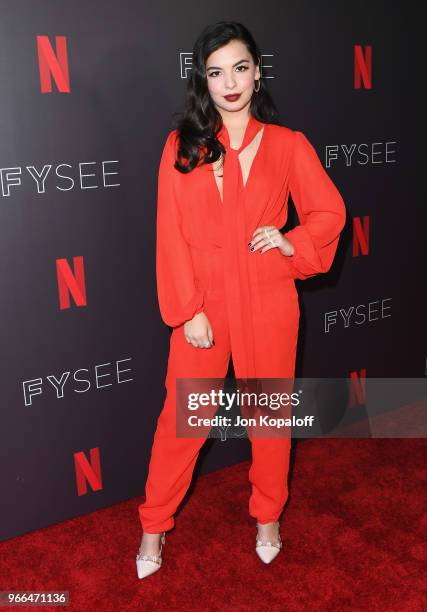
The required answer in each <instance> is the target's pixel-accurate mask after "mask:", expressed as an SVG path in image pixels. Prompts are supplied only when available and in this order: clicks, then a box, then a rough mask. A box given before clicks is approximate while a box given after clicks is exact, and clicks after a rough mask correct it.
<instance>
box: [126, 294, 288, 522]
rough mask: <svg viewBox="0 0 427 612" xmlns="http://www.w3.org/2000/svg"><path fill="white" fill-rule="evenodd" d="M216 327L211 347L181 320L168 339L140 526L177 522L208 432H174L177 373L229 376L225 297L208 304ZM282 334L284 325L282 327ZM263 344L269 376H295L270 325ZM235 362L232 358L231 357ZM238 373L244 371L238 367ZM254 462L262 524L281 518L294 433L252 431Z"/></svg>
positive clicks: (252, 505)
mask: <svg viewBox="0 0 427 612" xmlns="http://www.w3.org/2000/svg"><path fill="white" fill-rule="evenodd" d="M204 312H205V314H206V315H207V317H208V319H209V321H210V323H211V325H212V329H213V335H214V342H215V345H214V346H212V347H211V348H195V347H194V346H192V345H191V344H190V343H188V342H187V340H186V339H185V336H184V329H183V325H181V326H179V327H175V328H174V329H173V332H172V334H171V338H170V352H169V359H168V368H167V374H166V381H165V385H166V399H165V403H164V406H163V409H162V411H161V413H160V415H159V417H158V421H157V428H156V432H155V436H154V442H153V446H152V450H151V457H150V463H149V471H148V477H147V482H146V487H145V493H146V499H145V501H144V502H143V503H142V504H140V505H139V507H138V512H139V517H140V521H141V525H142V528H143V530H144V531H146V532H148V533H160V532H161V531H167V530H170V529H172V528H173V527H174V524H175V520H174V514H175V512H176V509H177V507H178V505H179V504H180V502H181V501H182V499H183V498H184V496H185V493H186V492H187V489H188V487H189V485H190V482H191V478H192V475H193V470H194V466H195V464H196V461H197V458H198V455H199V451H200V448H201V447H202V445H203V444H204V442H205V441H206V438H205V437H198V438H179V437H176V380H175V379H176V378H177V377H179V378H225V376H226V374H227V371H228V364H229V359H230V356H231V344H230V333H229V328H228V324H227V314H226V306H225V300H223V299H222V298H221V297H220V296H218V298H215V299H214V298H211V299H209V300H208V301H207V303H206V304H205V307H204ZM282 333H283V330H282ZM288 333H289V337H286V333H285V337H283V342H285V343H287V344H288V346H289V347H292V348H291V349H290V350H291V353H292V351H294V350H295V348H294V347H296V335H297V329H296V326H294V325H292V326H289V332H288ZM262 337H265V345H262V344H258V347H257V349H258V354H257V358H258V359H259V362H260V363H263V362H264V363H266V364H268V368H267V370H266V371H265V374H264V375H265V376H266V377H267V376H270V377H275V376H282V377H283V376H286V377H289V378H292V377H293V376H294V363H295V359H294V355H293V354H288V359H287V363H288V364H289V366H288V369H289V371H287V372H284V370H283V359H281V358H280V354H278V355H277V363H276V362H275V355H274V354H272V351H271V338H269V337H268V328H267V330H266V331H265V333H264V335H263V336H262ZM233 363H234V362H233ZM235 374H236V377H239V376H245V374H244V373H240V372H239V371H237V370H236V368H235ZM249 439H250V443H251V449H252V463H251V467H250V469H249V474H248V476H249V481H250V482H251V485H252V492H251V495H250V498H249V514H250V516H252V517H253V518H254V519H256V520H257V521H258V522H259V523H270V522H272V521H276V520H278V518H279V516H280V514H281V512H282V510H283V506H284V504H285V503H286V501H287V499H288V471H289V455H290V447H291V438H290V437H284V438H261V437H251V436H249Z"/></svg>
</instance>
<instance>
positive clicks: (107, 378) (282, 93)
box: [0, 0, 426, 539]
mask: <svg viewBox="0 0 427 612" xmlns="http://www.w3.org/2000/svg"><path fill="white" fill-rule="evenodd" d="M411 11H413V8H412V7H411V5H410V3H402V4H399V3H394V4H393V3H391V2H379V1H373V0H371V1H370V2H358V3H347V2H345V3H343V2H338V1H334V2H327V3H323V2H314V1H312V2H310V1H308V0H302V1H300V2H286V1H285V2H273V1H271V0H265V1H264V2H262V3H259V2H256V3H255V2H253V3H249V2H238V1H233V0H231V1H230V0H227V1H226V2H225V1H223V0H218V1H217V2H215V3H207V4H203V3H200V2H196V1H194V0H191V1H187V2H185V3H184V4H179V3H178V4H174V3H172V2H165V1H164V0H163V1H157V2H144V1H142V2H141V1H136V0H122V2H113V1H108V2H107V1H105V0H102V1H101V0H93V1H92V2H90V3H86V2H81V1H75V2H72V3H64V2H56V1H55V0H45V1H44V2H42V3H40V2H35V1H29V0H27V1H25V2H24V1H22V0H18V1H17V0H15V1H14V2H13V3H7V5H6V4H4V5H3V6H2V7H1V18H0V34H1V36H0V82H1V93H0V128H1V145H0V168H1V170H0V172H1V175H0V178H1V199H0V232H1V240H0V279H1V289H2V290H1V302H0V312H1V330H2V338H1V396H2V405H1V412H0V418H1V421H0V425H1V434H2V435H1V456H0V470H1V472H0V473H1V483H0V484H1V490H2V501H1V521H0V524H1V534H0V538H1V539H6V538H10V537H13V536H15V535H18V534H21V533H24V532H27V531H30V530H33V529H37V528H40V527H44V526H47V525H50V524H52V523H55V522H58V521H61V520H64V519H66V518H70V517H73V516H78V515H81V514H84V513H86V512H89V511H93V510H96V509H98V508H101V507H105V506H108V505H110V504H112V503H115V502H119V501H122V500H125V499H129V498H131V497H134V496H137V495H141V494H143V493H144V484H145V478H146V473H147V465H148V459H149V453H150V449H151V442H152V438H153V433H154V428H155V424H156V418H157V416H158V414H159V412H160V410H161V408H162V405H163V401H164V397H165V388H164V377H165V373H166V363H167V354H168V342H169V330H168V328H167V327H166V326H165V325H164V324H163V322H162V321H161V319H160V315H159V310H158V304H157V296H156V286H155V258H154V255H155V214H156V189H157V169H158V163H159V159H160V154H161V150H162V147H163V144H164V141H165V138H166V136H167V134H168V132H169V131H170V129H172V128H173V127H174V125H172V115H173V113H174V112H176V111H180V110H182V105H183V100H184V92H185V86H186V77H187V74H188V71H189V70H191V49H192V45H193V42H194V40H195V38H196V37H197V35H198V34H199V32H200V31H201V29H202V28H203V27H204V26H205V25H206V24H207V23H213V22H215V21H218V20H222V19H232V20H238V21H241V22H243V23H244V24H245V25H246V26H247V27H248V28H249V29H250V30H251V31H252V33H253V34H254V36H255V38H256V39H257V41H258V43H259V46H260V48H261V52H262V55H263V57H262V62H263V69H262V76H263V77H264V78H266V79H268V85H269V87H270V90H271V92H272V95H273V97H274V99H275V101H276V104H277V106H278V108H279V110H280V114H281V122H282V124H283V125H286V126H288V127H291V128H292V129H297V130H301V131H303V132H304V133H305V135H306V136H307V137H308V138H309V140H310V141H311V142H312V143H313V145H314V146H315V147H316V150H317V152H318V154H319V156H320V158H321V159H322V161H323V162H324V163H325V166H326V161H325V160H326V157H325V155H326V151H327V147H330V146H332V147H337V148H336V149H335V152H336V154H337V159H333V160H332V161H331V164H330V166H326V167H327V170H328V172H329V174H330V176H331V178H332V179H333V180H334V182H335V183H336V185H337V187H338V188H339V190H340V192H341V193H342V195H343V198H344V200H345V202H346V206H347V212H348V220H347V225H346V228H345V230H344V232H343V236H342V238H341V242H340V246H339V251H338V253H337V256H336V259H335V262H334V265H333V268H332V270H331V272H330V273H329V274H328V275H327V277H325V278H319V277H317V278H313V279H310V280H307V281H303V282H301V281H297V288H298V290H299V293H300V308H301V330H300V341H299V353H298V360H297V375H299V376H325V377H326V376H331V377H332V376H335V377H347V376H349V375H350V373H352V372H356V373H357V374H358V375H360V374H361V373H362V372H364V375H366V376H376V377H382V376H384V377H392V376H400V377H406V376H408V377H409V376H414V377H417V376H424V375H425V368H426V357H425V327H424V316H425V302H424V295H423V291H424V287H425V269H424V264H425V257H424V241H425V234H426V232H425V222H426V208H425V198H424V181H423V178H424V176H423V175H421V179H419V178H418V177H419V173H420V171H421V172H423V168H422V166H421V156H422V154H423V148H424V143H423V139H424V134H423V125H424V112H425V107H424V101H423V100H422V99H421V90H420V85H419V83H420V81H422V80H423V76H422V75H423V72H421V73H420V74H419V70H420V67H419V65H418V61H419V53H420V50H419V49H417V48H416V46H415V44H416V41H418V44H419V45H420V47H421V44H422V40H423V38H422V35H421V32H420V33H417V32H416V29H417V27H418V26H417V23H419V22H420V20H419V16H417V15H416V14H413V13H412V14H411ZM419 29H421V26H420V28H419ZM39 37H40V38H39ZM57 37H58V38H57ZM357 46H360V47H361V49H362V51H363V53H364V54H366V53H367V52H368V51H367V49H368V47H370V49H371V53H372V72H371V76H372V86H371V87H367V86H366V84H364V82H363V81H362V83H361V87H360V88H358V87H355V59H354V58H355V48H356V47H357ZM49 47H51V49H52V50H53V52H54V54H56V55H57V57H65V60H66V61H65V63H64V64H62V68H64V66H65V68H66V70H65V71H63V72H62V77H64V75H65V77H66V76H67V74H68V78H69V87H68V86H67V78H62V79H61V71H60V70H58V71H57V72H56V73H55V74H54V76H52V75H49V74H47V77H46V73H45V72H43V67H46V65H47V64H46V58H47V57H48V54H49ZM61 49H62V51H63V56H61ZM58 65H60V63H58ZM48 72H49V71H47V73H48ZM55 76H56V78H55ZM420 76H421V78H420ZM49 82H51V88H50V91H49V87H48V91H46V89H45V84H46V83H49ZM64 85H65V88H64ZM375 143H376V144H375ZM352 145H354V146H355V151H354V153H353V156H352V158H351V162H348V160H347V159H346V156H345V154H344V150H345V147H348V149H350V147H351V146H352ZM372 150H373V151H375V154H374V155H372V154H371V153H372ZM387 150H388V157H387V154H386V151H387ZM366 153H367V154H368V156H366ZM44 173H45V174H44ZM79 173H81V174H82V175H86V176H82V177H81V178H80V175H79ZM103 173H104V174H103ZM107 173H112V174H107ZM40 177H41V178H40ZM64 177H71V178H64ZM359 221H360V222H361V223H362V225H363V224H364V223H367V222H368V223H369V239H368V252H367V253H366V254H363V253H361V252H360V250H359V251H358V252H357V251H356V252H355V251H354V250H353V247H354V244H355V243H356V242H357V240H356V232H355V230H354V224H356V223H358V222H359ZM365 227H366V226H365ZM67 272H68V276H67ZM70 272H71V274H70ZM73 274H74V275H75V277H76V279H78V280H77V282H75V283H74V285H73V291H72V292H71V294H70V293H69V292H68V290H67V289H66V287H67V283H68V286H69V287H70V288H71V284H70V283H69V280H70V276H72V275H73ZM61 287H62V289H61ZM64 287H65V290H64ZM61 292H62V293H61ZM64 297H65V299H63V298H64ZM67 297H68V298H69V301H68V304H67ZM369 304H371V311H372V312H371V320H368V319H366V320H363V319H362V317H361V316H360V315H356V311H355V310H354V311H353V313H352V316H350V323H349V324H348V325H346V324H345V323H344V318H343V312H346V313H347V314H348V312H349V310H350V309H351V308H352V307H353V308H354V309H356V307H357V306H359V312H362V313H364V314H365V315H366V313H367V309H368V305H369ZM381 304H383V306H384V307H387V310H385V311H384V313H383V314H384V315H387V316H381V312H380V309H381ZM374 311H375V312H374ZM330 312H336V313H337V314H336V320H337V322H336V324H334V325H332V326H331V328H330V330H329V331H326V329H325V317H326V313H330ZM85 380H87V381H88V382H84V381H85ZM249 457H250V446H249V443H248V441H247V440H236V439H231V440H229V441H228V443H227V444H225V443H221V441H219V440H210V441H209V442H208V443H207V444H206V445H205V447H204V448H203V450H202V454H201V461H200V464H199V468H200V471H201V472H202V473H203V472H206V471H210V470H212V469H217V468H220V467H221V466H223V465H228V464H232V463H234V462H238V461H241V460H242V459H246V458H249ZM86 477H87V480H86ZM138 520H139V519H138V517H137V515H136V514H135V522H136V524H137V522H138Z"/></svg>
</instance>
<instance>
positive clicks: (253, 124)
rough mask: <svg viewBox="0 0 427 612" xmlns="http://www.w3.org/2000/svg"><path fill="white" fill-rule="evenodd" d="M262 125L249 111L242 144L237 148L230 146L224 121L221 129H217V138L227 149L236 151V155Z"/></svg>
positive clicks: (250, 140)
mask: <svg viewBox="0 0 427 612" xmlns="http://www.w3.org/2000/svg"><path fill="white" fill-rule="evenodd" d="M263 125H264V124H263V123H261V121H258V119H256V118H255V117H254V116H253V115H252V113H250V114H249V119H248V122H247V124H246V127H245V131H244V133H243V140H242V144H241V145H240V147H239V148H238V149H234V148H233V147H232V146H231V144H230V134H229V132H228V129H227V128H226V126H225V124H224V123H223V124H222V126H221V129H220V130H219V132H218V134H217V139H218V140H219V141H220V142H221V143H222V144H223V145H224V147H225V148H226V149H227V151H228V150H231V151H233V153H236V154H237V155H239V153H241V152H242V151H243V149H245V148H246V146H247V145H248V144H249V143H250V142H252V140H253V139H254V138H255V136H256V135H257V134H258V132H259V130H260V129H261V128H262V126H263ZM263 136H264V135H263ZM260 144H261V143H260Z"/></svg>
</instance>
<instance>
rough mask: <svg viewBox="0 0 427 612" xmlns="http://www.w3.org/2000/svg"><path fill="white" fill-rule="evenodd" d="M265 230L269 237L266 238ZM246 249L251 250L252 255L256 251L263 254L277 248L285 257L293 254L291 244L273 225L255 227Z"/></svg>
mask: <svg viewBox="0 0 427 612" xmlns="http://www.w3.org/2000/svg"><path fill="white" fill-rule="evenodd" d="M265 230H267V232H268V234H269V237H267V236H266V233H265ZM251 247H252V249H251ZM248 248H249V249H251V250H252V252H253V253H255V252H256V251H258V250H259V252H260V253H265V251H268V250H269V249H273V248H278V249H279V251H280V252H281V253H282V255H286V256H287V257H289V256H290V255H293V254H294V247H293V245H292V243H291V242H290V241H289V240H288V239H287V238H285V237H284V235H283V234H282V232H281V231H280V230H278V229H277V227H275V226H274V225H262V226H261V227H257V229H256V230H255V231H254V233H253V234H252V238H251V241H250V243H249V244H248Z"/></svg>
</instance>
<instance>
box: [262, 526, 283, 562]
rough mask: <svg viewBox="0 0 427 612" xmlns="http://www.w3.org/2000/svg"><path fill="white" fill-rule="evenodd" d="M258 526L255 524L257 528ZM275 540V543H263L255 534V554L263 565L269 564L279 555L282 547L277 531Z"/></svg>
mask: <svg viewBox="0 0 427 612" xmlns="http://www.w3.org/2000/svg"><path fill="white" fill-rule="evenodd" d="M277 524H279V521H277ZM258 525H259V523H257V527H258ZM277 538H278V539H277V541H276V542H271V541H267V542H265V541H263V540H262V539H261V538H260V537H259V535H258V534H257V536H256V544H255V552H256V553H257V555H258V557H259V558H260V559H261V561H263V562H264V563H271V561H273V559H274V558H275V557H276V556H277V555H278V554H279V552H280V550H281V548H282V546H283V542H282V539H281V537H280V532H279V531H278V533H277Z"/></svg>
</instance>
